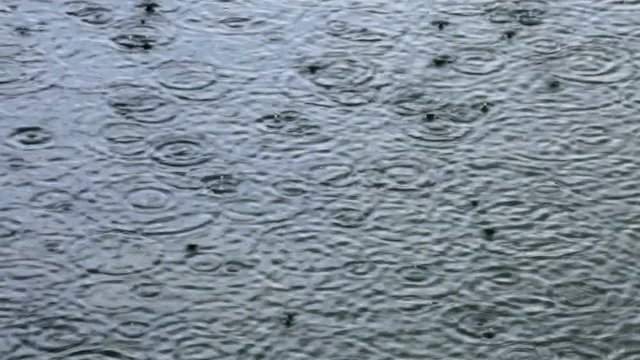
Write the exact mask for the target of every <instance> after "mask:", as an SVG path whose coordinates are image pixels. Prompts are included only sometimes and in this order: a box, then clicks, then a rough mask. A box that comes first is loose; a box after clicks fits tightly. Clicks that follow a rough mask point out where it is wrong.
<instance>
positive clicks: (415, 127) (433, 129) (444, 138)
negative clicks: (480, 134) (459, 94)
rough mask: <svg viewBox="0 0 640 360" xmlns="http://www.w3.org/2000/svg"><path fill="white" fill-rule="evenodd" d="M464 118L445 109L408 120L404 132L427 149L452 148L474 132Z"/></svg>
mask: <svg viewBox="0 0 640 360" xmlns="http://www.w3.org/2000/svg"><path fill="white" fill-rule="evenodd" d="M464 116H465V115H460V114H456V113H455V112H451V110H450V109H447V108H446V107H443V108H440V109H436V110H434V111H431V112H429V113H426V114H424V115H422V116H415V117H411V118H408V119H407V120H409V121H410V122H408V123H406V124H405V125H404V127H403V129H402V130H403V131H404V132H405V134H406V135H407V136H409V137H411V138H412V139H414V140H416V141H418V142H419V143H420V144H422V145H424V146H425V147H429V148H447V147H452V146H456V145H457V144H459V142H460V140H462V139H464V138H466V137H467V136H469V135H470V134H471V133H472V132H473V128H472V127H471V126H470V122H469V121H468V120H466V119H465V117H464Z"/></svg>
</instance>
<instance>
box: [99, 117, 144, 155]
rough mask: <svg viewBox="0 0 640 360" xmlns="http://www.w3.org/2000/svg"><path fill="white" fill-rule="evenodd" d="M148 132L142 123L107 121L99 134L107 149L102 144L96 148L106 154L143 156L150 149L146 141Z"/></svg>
mask: <svg viewBox="0 0 640 360" xmlns="http://www.w3.org/2000/svg"><path fill="white" fill-rule="evenodd" d="M148 132H149V131H148V129H147V128H145V127H144V126H143V125H140V124H134V123H127V122H112V123H107V124H105V125H103V126H102V127H101V128H100V130H99V132H98V134H97V136H99V139H100V140H101V141H102V142H104V143H105V144H104V148H105V149H104V150H103V149H101V148H100V147H102V146H100V147H98V148H97V149H96V150H97V151H98V152H100V153H103V154H106V155H111V154H116V155H119V156H123V157H138V156H143V155H145V154H146V152H147V149H148V144H147V141H146V139H147V134H148ZM91 146H95V145H91Z"/></svg>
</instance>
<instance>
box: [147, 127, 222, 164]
mask: <svg viewBox="0 0 640 360" xmlns="http://www.w3.org/2000/svg"><path fill="white" fill-rule="evenodd" d="M154 143H156V145H155V147H154V149H153V152H152V154H151V158H152V159H153V160H155V161H156V162H158V163H159V164H162V165H166V166H170V167H189V166H194V165H200V164H203V163H205V162H207V161H209V159H210V157H211V154H210V153H209V151H208V149H207V146H206V145H207V141H206V138H205V137H203V136H196V135H179V134H176V135H172V136H163V137H160V138H159V139H157V140H155V141H154Z"/></svg>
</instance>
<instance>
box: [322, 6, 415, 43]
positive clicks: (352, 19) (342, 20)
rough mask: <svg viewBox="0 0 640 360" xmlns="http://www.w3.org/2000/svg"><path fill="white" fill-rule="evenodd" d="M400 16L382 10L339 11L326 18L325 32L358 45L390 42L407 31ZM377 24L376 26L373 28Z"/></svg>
mask: <svg viewBox="0 0 640 360" xmlns="http://www.w3.org/2000/svg"><path fill="white" fill-rule="evenodd" d="M399 15H402V16H406V15H407V14H398V13H394V12H391V11H385V10H384V9H382V8H358V9H353V8H349V9H345V8H343V9H339V10H334V11H331V13H329V14H328V15H327V16H326V23H325V29H326V30H325V31H326V33H327V34H329V35H330V36H332V37H335V38H338V39H342V40H347V41H352V42H356V43H361V42H362V43H378V42H389V44H388V45H389V46H391V45H393V43H391V41H392V40H393V39H395V38H397V37H400V36H401V35H402V34H403V33H404V32H405V31H406V24H405V25H403V24H402V22H401V19H400V17H401V16H399ZM373 24H375V26H372V25H373Z"/></svg>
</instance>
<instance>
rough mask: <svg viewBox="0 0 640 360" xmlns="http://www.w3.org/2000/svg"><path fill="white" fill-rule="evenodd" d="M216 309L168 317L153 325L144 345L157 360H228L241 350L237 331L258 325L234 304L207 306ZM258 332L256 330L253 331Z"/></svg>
mask: <svg viewBox="0 0 640 360" xmlns="http://www.w3.org/2000/svg"><path fill="white" fill-rule="evenodd" d="M208 307H213V309H210V310H207V311H204V310H192V311H184V312H179V313H174V314H169V315H166V316H164V317H163V318H161V319H159V320H158V321H156V322H154V324H153V325H152V331H150V332H148V334H147V336H146V337H145V339H144V344H146V345H147V346H149V345H150V346H149V348H150V349H153V352H152V354H153V355H152V356H153V358H157V359H180V360H191V359H193V360H196V359H227V357H226V356H225V355H230V354H229V353H228V352H229V351H231V349H233V348H236V347H238V344H237V338H236V337H237V336H241V334H237V330H238V328H242V327H250V326H255V324H253V322H252V321H247V320H248V319H242V318H238V317H244V316H246V315H245V314H244V311H243V310H242V309H237V308H236V307H235V305H230V304H225V305H217V304H215V305H214V306H208ZM254 330H255V328H254Z"/></svg>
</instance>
